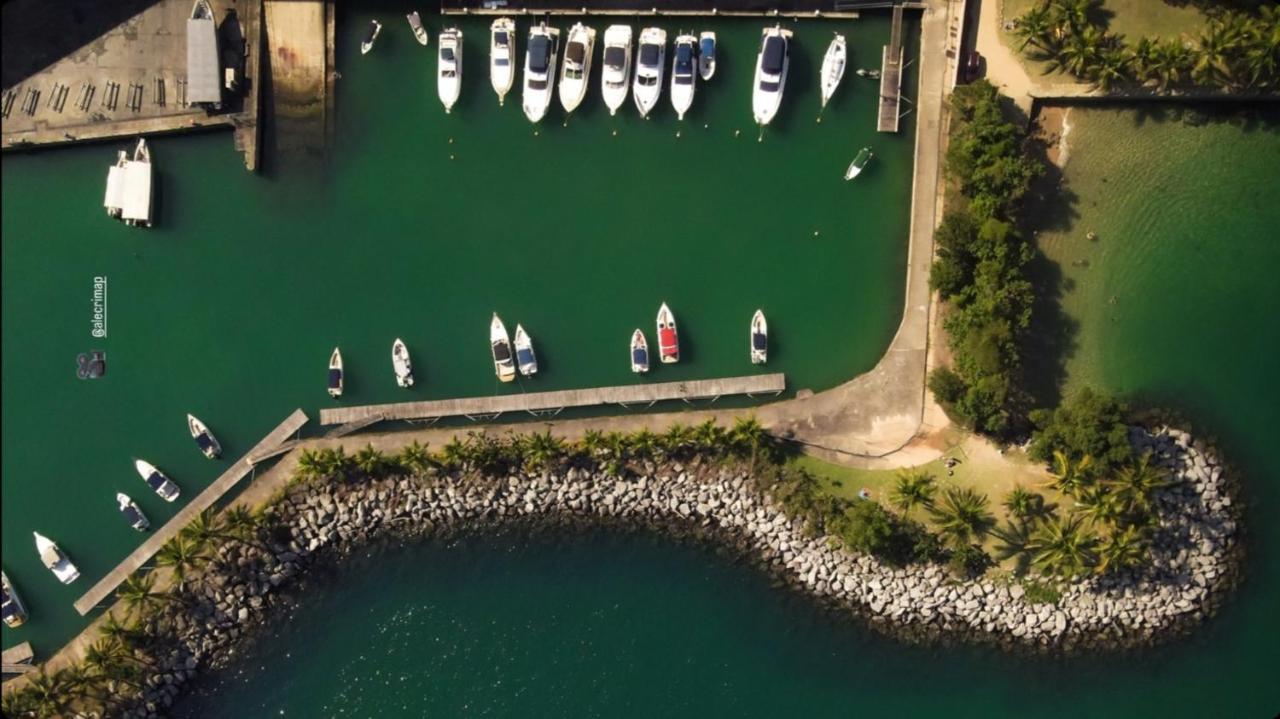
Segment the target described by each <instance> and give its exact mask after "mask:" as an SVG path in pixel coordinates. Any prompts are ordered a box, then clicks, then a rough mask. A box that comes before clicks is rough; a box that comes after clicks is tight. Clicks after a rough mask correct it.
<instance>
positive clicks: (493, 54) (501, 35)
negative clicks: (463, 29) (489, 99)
mask: <svg viewBox="0 0 1280 719" xmlns="http://www.w3.org/2000/svg"><path fill="white" fill-rule="evenodd" d="M515 80H516V23H515V21H514V20H512V19H511V18H509V17H500V18H498V19H497V20H494V21H493V24H492V25H490V26H489V84H491V85H493V91H494V92H496V93H497V94H498V105H502V103H503V102H505V101H506V99H507V93H508V92H511V86H512V85H513V84H514V83H515Z"/></svg>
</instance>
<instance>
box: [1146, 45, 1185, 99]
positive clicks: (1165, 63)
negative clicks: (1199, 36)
mask: <svg viewBox="0 0 1280 719" xmlns="http://www.w3.org/2000/svg"><path fill="white" fill-rule="evenodd" d="M1194 59H1195V58H1194V54H1193V53H1192V52H1191V50H1190V49H1189V48H1188V47H1187V46H1186V45H1183V44H1182V43H1181V42H1179V41H1178V40H1176V39H1170V40H1165V41H1164V42H1162V43H1160V44H1159V45H1158V46H1156V49H1155V53H1154V55H1153V56H1152V57H1151V59H1150V60H1149V62H1148V65H1147V68H1146V70H1145V72H1146V74H1147V76H1148V77H1150V78H1151V79H1153V80H1155V81H1156V82H1157V83H1158V87H1159V88H1160V91H1161V92H1164V91H1165V90H1166V89H1168V87H1169V86H1170V85H1176V84H1178V83H1180V82H1182V81H1183V79H1184V78H1185V77H1186V73H1187V71H1188V70H1190V69H1191V66H1192V64H1193V62H1194Z"/></svg>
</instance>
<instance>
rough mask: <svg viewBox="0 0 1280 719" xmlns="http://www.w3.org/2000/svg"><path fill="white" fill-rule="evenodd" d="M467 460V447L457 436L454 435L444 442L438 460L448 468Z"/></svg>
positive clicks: (454, 467) (455, 466) (456, 466)
mask: <svg viewBox="0 0 1280 719" xmlns="http://www.w3.org/2000/svg"><path fill="white" fill-rule="evenodd" d="M466 461H467V447H466V445H464V444H463V443H462V442H461V441H459V440H458V438H457V436H454V437H453V438H452V439H450V440H449V442H448V443H447V444H445V446H444V449H442V450H441V452H440V462H441V463H442V464H443V465H444V466H446V467H449V468H450V469H456V468H458V467H461V466H462V465H463V463H464V462H466Z"/></svg>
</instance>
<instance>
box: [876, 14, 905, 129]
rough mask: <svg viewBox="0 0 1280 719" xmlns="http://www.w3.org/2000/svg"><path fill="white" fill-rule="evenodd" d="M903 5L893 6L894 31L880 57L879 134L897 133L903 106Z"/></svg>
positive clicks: (877, 122)
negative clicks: (900, 111) (900, 110)
mask: <svg viewBox="0 0 1280 719" xmlns="http://www.w3.org/2000/svg"><path fill="white" fill-rule="evenodd" d="M904 52H905V51H904V50H903V49H902V5H894V6H893V30H892V32H891V34H890V36H889V44H888V45H886V46H885V48H884V50H883V51H882V52H881V55H880V116H879V119H878V120H877V121H876V130H877V131H879V132H897V131H898V120H899V119H900V118H901V114H900V113H899V107H900V106H901V104H902V60H903V55H904Z"/></svg>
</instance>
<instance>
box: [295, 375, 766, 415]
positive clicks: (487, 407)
mask: <svg viewBox="0 0 1280 719" xmlns="http://www.w3.org/2000/svg"><path fill="white" fill-rule="evenodd" d="M785 388H786V377H785V376H784V375H783V374H781V373H774V374H761V375H750V376H746V377H723V378H720V379H702V380H690V381H688V382H656V383H649V384H633V385H622V386H618V387H593V388H589V389H567V390H560V391H556V392H528V393H525V394H508V395H496V396H492V397H466V398H462V399H442V400H431V401H426V402H397V403H395V404H374V405H364V406H360V407H334V408H332V409H322V410H320V424H324V425H330V424H341V425H346V424H351V423H355V422H364V421H366V420H369V419H372V418H375V417H376V418H377V419H376V420H374V421H381V420H424V419H425V420H437V419H441V418H444V417H467V418H469V419H472V418H476V417H486V418H493V417H497V416H499V415H502V414H504V413H506V412H529V413H530V414H539V413H546V414H557V413H559V412H560V410H563V409H567V408H569V407H595V406H600V405H607V404H617V405H623V406H627V405H633V404H644V405H652V404H654V403H655V402H662V401H665V400H673V399H682V400H686V401H687V400H695V399H711V400H714V399H717V398H719V397H724V396H729V395H757V394H779V393H781V392H782V390H783V389H785Z"/></svg>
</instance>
